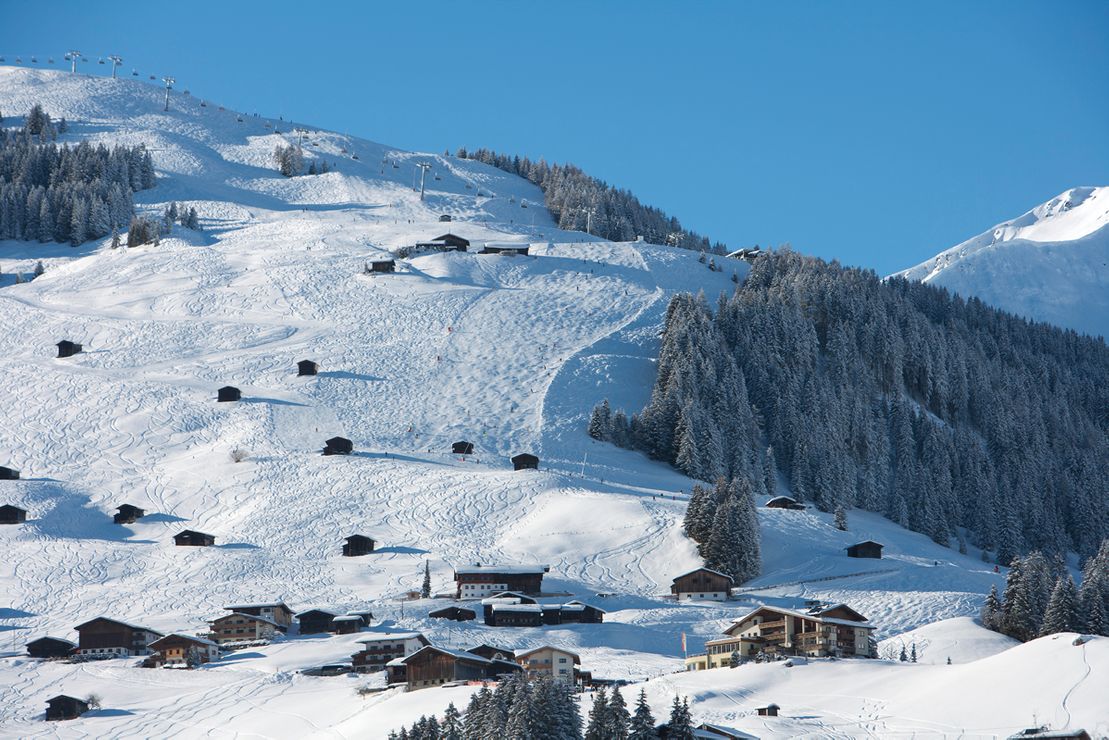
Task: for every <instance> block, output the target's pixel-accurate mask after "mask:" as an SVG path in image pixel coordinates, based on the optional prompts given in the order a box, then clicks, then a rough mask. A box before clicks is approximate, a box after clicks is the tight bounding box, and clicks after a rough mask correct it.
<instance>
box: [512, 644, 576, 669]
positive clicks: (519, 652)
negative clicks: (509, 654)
mask: <svg viewBox="0 0 1109 740" xmlns="http://www.w3.org/2000/svg"><path fill="white" fill-rule="evenodd" d="M541 650H554V651H557V652H560V653H566V654H567V655H569V656H571V657H572V658H573V659H574V664H575V665H578V664H580V663H581V658H580V657H578V654H577V653H574V652H571V651H569V650H566V649H565V648H558V647H552V646H551V645H544V646H542V647H537V648H532V649H531V650H517V651H516V660H521V659H523V658H526V657H528V656H529V655H531V654H533V653H538V652H539V651H541Z"/></svg>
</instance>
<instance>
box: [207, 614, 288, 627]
mask: <svg viewBox="0 0 1109 740" xmlns="http://www.w3.org/2000/svg"><path fill="white" fill-rule="evenodd" d="M231 617H242V618H243V619H252V620H254V621H255V622H264V623H265V624H272V625H273V626H274V627H280V626H281V625H279V624H278V623H277V622H275V621H273V620H272V619H270V618H269V617H263V616H262V615H260V614H247V613H246V612H231V613H230V614H221V615H220V616H218V617H216V618H215V619H210V620H208V623H209V624H215V623H216V622H220V621H223V620H224V619H230V618H231Z"/></svg>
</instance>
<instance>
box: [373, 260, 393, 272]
mask: <svg viewBox="0 0 1109 740" xmlns="http://www.w3.org/2000/svg"><path fill="white" fill-rule="evenodd" d="M366 267H367V272H396V269H397V262H396V260H370V261H369V262H367V263H366Z"/></svg>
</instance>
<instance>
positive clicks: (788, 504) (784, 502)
mask: <svg viewBox="0 0 1109 740" xmlns="http://www.w3.org/2000/svg"><path fill="white" fill-rule="evenodd" d="M766 508H768V509H795V510H797V511H800V510H802V509H804V508H805V505H804V504H802V503H798V502H797V501H795V500H794V499H791V498H790V497H789V496H775V497H774V498H772V499H770V500H769V501H767V502H766Z"/></svg>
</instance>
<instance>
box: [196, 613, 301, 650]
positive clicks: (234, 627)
mask: <svg viewBox="0 0 1109 740" xmlns="http://www.w3.org/2000/svg"><path fill="white" fill-rule="evenodd" d="M208 624H209V625H210V629H211V634H209V635H208V637H209V639H211V640H212V642H215V643H216V644H218V645H227V644H229V643H236V642H269V641H270V640H272V639H273V638H275V637H276V636H277V635H278V634H279V633H281V632H284V631H285V629H284V628H282V627H280V626H279V625H278V624H277V622H274V621H273V620H272V619H270V618H269V617H263V616H260V615H258V614H244V613H242V612H231V613H230V614H225V615H223V616H222V617H216V618H215V619H213V620H212V621H210V622H208Z"/></svg>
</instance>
